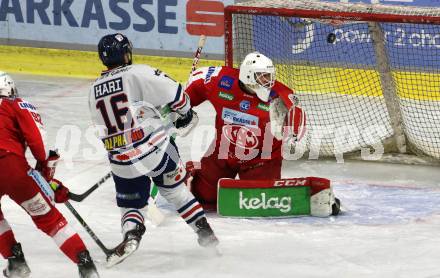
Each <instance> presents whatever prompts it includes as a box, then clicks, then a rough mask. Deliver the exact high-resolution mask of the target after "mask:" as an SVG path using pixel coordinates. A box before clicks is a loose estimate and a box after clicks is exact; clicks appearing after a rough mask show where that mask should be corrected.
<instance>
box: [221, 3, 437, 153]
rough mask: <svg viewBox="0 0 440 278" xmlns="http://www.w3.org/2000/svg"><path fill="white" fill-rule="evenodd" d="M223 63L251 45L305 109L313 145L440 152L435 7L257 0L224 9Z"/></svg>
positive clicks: (316, 148)
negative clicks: (272, 63) (263, 56)
mask: <svg viewBox="0 0 440 278" xmlns="http://www.w3.org/2000/svg"><path fill="white" fill-rule="evenodd" d="M225 29H226V35H225V51H226V53H225V57H226V58H225V62H226V65H228V66H238V65H239V64H240V62H241V61H242V59H243V58H244V57H245V56H246V54H248V53H249V52H252V51H259V52H261V53H263V54H265V55H267V56H268V57H270V58H271V59H272V60H273V61H274V63H275V64H276V67H277V79H278V80H279V81H281V82H283V83H284V84H286V85H288V86H289V87H291V88H292V89H294V90H295V91H296V92H297V94H298V96H299V99H300V101H301V104H302V107H303V108H304V109H305V111H306V113H307V115H308V121H307V124H308V132H307V138H306V139H307V140H303V141H304V142H305V143H304V144H305V147H306V148H307V149H308V150H309V151H310V152H315V153H316V152H319V154H320V155H325V156H334V155H337V154H341V153H349V152H356V151H359V150H362V149H366V150H370V151H373V150H377V149H380V148H381V146H383V147H384V150H385V152H395V153H411V154H418V155H422V156H425V157H430V158H434V159H440V9H438V8H414V7H402V6H385V5H379V4H372V5H370V4H347V3H325V2H316V1H310V0H309V1H304V0H296V1H285V0H258V1H248V2H245V3H241V4H237V5H234V6H229V7H227V8H226V9H225Z"/></svg>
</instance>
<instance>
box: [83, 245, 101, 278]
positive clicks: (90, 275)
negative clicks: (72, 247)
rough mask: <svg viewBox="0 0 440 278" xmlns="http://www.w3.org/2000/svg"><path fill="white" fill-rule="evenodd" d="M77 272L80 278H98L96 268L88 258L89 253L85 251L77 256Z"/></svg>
mask: <svg viewBox="0 0 440 278" xmlns="http://www.w3.org/2000/svg"><path fill="white" fill-rule="evenodd" d="M78 259H79V262H78V271H79V277H80V278H99V274H98V271H97V270H96V266H95V264H94V263H93V260H92V258H91V257H90V254H89V251H87V250H85V251H83V252H81V253H79V254H78Z"/></svg>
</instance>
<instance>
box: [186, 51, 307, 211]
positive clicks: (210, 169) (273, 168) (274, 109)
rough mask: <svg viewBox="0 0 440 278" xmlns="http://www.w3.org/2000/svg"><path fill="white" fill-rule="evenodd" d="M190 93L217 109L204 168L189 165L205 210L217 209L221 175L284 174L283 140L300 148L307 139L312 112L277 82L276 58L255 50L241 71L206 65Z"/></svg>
mask: <svg viewBox="0 0 440 278" xmlns="http://www.w3.org/2000/svg"><path fill="white" fill-rule="evenodd" d="M186 93H187V94H188V96H189V97H190V99H191V106H193V107H194V106H198V105H199V104H201V103H202V102H204V101H206V100H208V101H209V102H211V104H212V105H213V106H214V109H215V111H216V119H215V127H216V130H217V136H216V139H215V141H214V142H213V143H212V145H211V146H210V148H209V150H208V152H207V154H205V156H204V157H203V158H202V159H201V168H200V167H194V162H191V161H190V162H188V163H187V170H189V172H190V173H191V174H192V177H190V178H189V179H188V180H189V181H190V186H191V191H192V192H193V194H194V195H195V196H196V198H197V199H198V200H199V202H200V203H201V204H202V206H203V207H204V208H206V209H215V208H216V203H217V183H218V181H219V179H221V178H231V179H234V178H235V177H236V175H238V176H239V178H240V179H241V180H275V179H280V178H281V165H282V159H283V158H282V144H283V142H284V143H285V144H288V146H292V147H294V145H295V144H296V142H297V141H298V140H300V139H301V138H302V137H303V135H304V132H305V125H306V115H305V113H304V111H303V109H301V107H300V106H299V105H298V100H297V98H296V97H295V96H294V92H293V91H292V90H291V89H290V88H288V87H287V86H285V85H284V84H282V83H281V82H278V81H276V80H275V67H274V65H273V63H272V60H271V59H269V58H268V57H266V56H264V55H263V54H261V53H258V52H254V53H250V54H248V55H247V56H246V57H245V59H244V60H243V62H242V64H241V66H240V69H234V68H230V67H209V68H201V69H199V70H196V71H195V72H194V73H193V74H192V77H191V78H190V80H189V82H188V85H187V88H186ZM196 168H198V169H196Z"/></svg>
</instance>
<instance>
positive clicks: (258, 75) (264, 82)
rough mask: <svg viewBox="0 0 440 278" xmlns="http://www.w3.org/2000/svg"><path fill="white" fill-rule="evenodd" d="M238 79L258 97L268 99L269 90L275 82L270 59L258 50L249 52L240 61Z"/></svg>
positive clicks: (263, 99) (273, 69)
mask: <svg viewBox="0 0 440 278" xmlns="http://www.w3.org/2000/svg"><path fill="white" fill-rule="evenodd" d="M239 79H240V81H241V82H242V83H243V84H244V85H246V87H247V88H248V89H249V90H251V91H253V92H254V93H255V94H256V95H257V97H258V98H259V99H261V100H262V101H264V102H267V101H269V96H270V91H271V89H272V87H273V85H274V84H275V67H274V65H273V62H272V60H271V59H269V58H267V57H266V56H264V55H263V54H261V53H259V52H252V53H249V54H248V55H246V57H245V58H244V60H243V62H242V63H241V66H240V75H239Z"/></svg>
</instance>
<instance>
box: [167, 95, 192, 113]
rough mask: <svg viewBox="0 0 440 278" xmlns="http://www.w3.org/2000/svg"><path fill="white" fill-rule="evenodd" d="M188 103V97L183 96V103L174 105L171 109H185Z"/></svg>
mask: <svg viewBox="0 0 440 278" xmlns="http://www.w3.org/2000/svg"><path fill="white" fill-rule="evenodd" d="M187 102H188V97H187V96H186V94H183V99H182V101H181V102H179V103H177V104H176V105H173V106H172V107H171V108H172V109H173V110H179V109H181V108H183V107H185V105H186V103H187Z"/></svg>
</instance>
